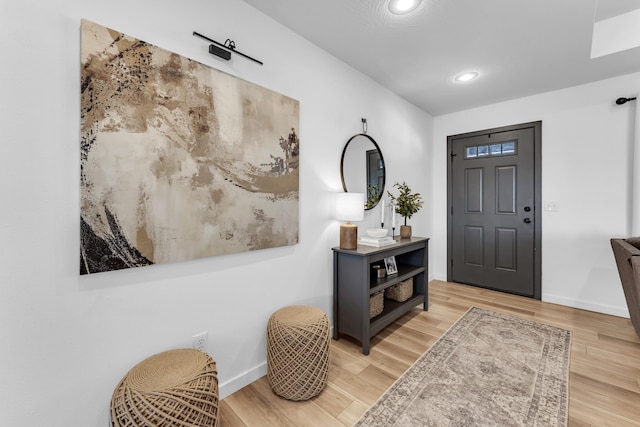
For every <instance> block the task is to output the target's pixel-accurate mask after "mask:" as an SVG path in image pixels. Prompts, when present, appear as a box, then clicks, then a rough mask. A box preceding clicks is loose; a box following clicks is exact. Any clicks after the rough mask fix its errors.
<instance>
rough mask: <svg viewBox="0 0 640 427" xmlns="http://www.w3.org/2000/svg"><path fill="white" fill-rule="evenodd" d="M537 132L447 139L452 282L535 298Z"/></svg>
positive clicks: (523, 128) (528, 127) (535, 127)
mask: <svg viewBox="0 0 640 427" xmlns="http://www.w3.org/2000/svg"><path fill="white" fill-rule="evenodd" d="M540 129H541V123H540V122H535V123H527V124H523V125H518V126H509V127H504V128H498V129H491V130H486V131H481V132H474V133H470V134H463V135H455V136H450V137H449V138H448V149H449V153H450V164H449V206H450V212H449V230H448V232H449V236H448V240H449V248H448V252H449V269H448V280H449V281H453V282H459V283H467V284H471V285H478V286H482V287H486V288H491V289H497V290H501V291H506V292H511V293H515V294H519V295H525V296H530V297H535V298H538V299H539V298H540V271H539V270H540V262H539V256H540V254H539V243H540V232H539V228H540V224H539V222H540V221H539V219H540V218H539V217H540V215H539V213H538V211H537V210H536V208H539V205H540V200H539V199H540V197H539V194H540V191H539V183H538V181H539V173H537V172H536V167H538V168H539V161H538V162H537V159H539V153H540ZM538 210H539V209H538Z"/></svg>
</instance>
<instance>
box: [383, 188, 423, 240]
mask: <svg viewBox="0 0 640 427" xmlns="http://www.w3.org/2000/svg"><path fill="white" fill-rule="evenodd" d="M393 186H394V187H396V188H398V192H399V194H398V197H396V196H394V195H393V194H391V192H390V191H387V194H388V195H389V198H390V199H391V203H392V204H393V206H394V208H395V211H396V213H398V214H400V215H401V216H403V217H404V225H401V226H400V236H401V237H411V226H410V225H407V219H408V218H411V217H412V216H413V215H414V214H416V213H417V212H418V211H419V210H420V208H422V204H423V203H424V202H423V201H422V197H421V196H420V193H413V194H412V193H411V188H410V187H409V186H408V185H407V183H406V182H404V181H403V182H402V184H400V183H398V182H396V183H395V184H393Z"/></svg>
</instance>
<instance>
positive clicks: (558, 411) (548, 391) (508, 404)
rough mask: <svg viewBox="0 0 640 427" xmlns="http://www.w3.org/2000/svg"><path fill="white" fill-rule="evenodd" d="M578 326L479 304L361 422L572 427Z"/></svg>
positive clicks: (381, 426)
mask: <svg viewBox="0 0 640 427" xmlns="http://www.w3.org/2000/svg"><path fill="white" fill-rule="evenodd" d="M570 350H571V332H570V331H568V330H565V329H560V328H556V327H553V326H549V325H544V324H541V323H536V322H533V321H530V320H525V319H520V318H517V317H514V316H509V315H505V314H500V313H494V312H492V311H488V310H484V309H480V308H477V307H472V308H471V309H469V311H467V312H466V313H465V314H464V315H463V316H462V317H461V318H460V319H458V321H457V322H456V323H455V324H454V325H453V326H452V327H451V328H450V329H449V330H448V331H447V332H445V334H444V335H443V336H442V337H441V338H440V339H439V340H438V341H437V342H436V343H435V344H433V345H432V346H431V348H429V350H427V352H426V353H425V354H423V355H422V356H420V358H419V359H418V360H417V361H416V362H415V363H414V365H413V366H412V367H411V368H409V369H408V370H407V372H405V373H404V374H403V375H402V376H401V377H400V378H399V379H398V380H397V381H396V382H395V383H394V384H393V385H392V386H391V388H390V389H389V390H387V391H386V392H385V394H384V395H383V396H382V397H381V398H380V400H379V401H378V402H377V403H376V404H375V405H374V406H373V407H371V408H370V409H369V410H368V411H367V412H366V413H365V414H364V415H363V416H362V418H361V419H360V420H359V421H358V423H357V424H356V425H357V426H367V427H389V426H438V427H440V426H465V427H466V426H565V425H566V423H567V405H568V399H569V391H568V389H569V355H570Z"/></svg>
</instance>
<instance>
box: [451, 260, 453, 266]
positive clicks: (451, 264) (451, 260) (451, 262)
mask: <svg viewBox="0 0 640 427" xmlns="http://www.w3.org/2000/svg"><path fill="white" fill-rule="evenodd" d="M451 267H453V258H451Z"/></svg>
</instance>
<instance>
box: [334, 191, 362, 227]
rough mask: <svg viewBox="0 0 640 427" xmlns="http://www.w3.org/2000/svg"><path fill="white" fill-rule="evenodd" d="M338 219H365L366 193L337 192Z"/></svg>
mask: <svg viewBox="0 0 640 427" xmlns="http://www.w3.org/2000/svg"><path fill="white" fill-rule="evenodd" d="M336 219H339V220H342V221H362V220H363V219H364V194H363V193H336Z"/></svg>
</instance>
